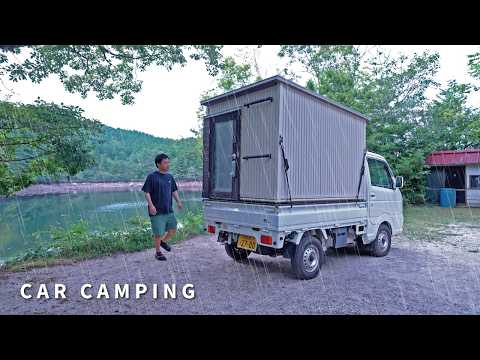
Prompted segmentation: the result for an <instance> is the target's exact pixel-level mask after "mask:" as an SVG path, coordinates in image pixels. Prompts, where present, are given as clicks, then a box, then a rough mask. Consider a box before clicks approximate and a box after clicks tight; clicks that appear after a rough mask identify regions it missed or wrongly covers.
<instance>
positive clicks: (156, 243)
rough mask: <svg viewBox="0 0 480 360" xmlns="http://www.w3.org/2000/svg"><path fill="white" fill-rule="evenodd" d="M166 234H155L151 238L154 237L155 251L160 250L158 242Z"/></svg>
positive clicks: (159, 242) (160, 241)
mask: <svg viewBox="0 0 480 360" xmlns="http://www.w3.org/2000/svg"><path fill="white" fill-rule="evenodd" d="M165 235H166V234H163V235H155V236H154V237H153V238H154V239H155V251H156V252H159V251H160V244H161V243H162V239H163V238H164V237H165Z"/></svg>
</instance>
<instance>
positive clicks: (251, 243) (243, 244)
mask: <svg viewBox="0 0 480 360" xmlns="http://www.w3.org/2000/svg"><path fill="white" fill-rule="evenodd" d="M237 247H238V248H241V249H245V250H250V251H255V250H256V249H257V240H256V239H255V237H254V236H246V235H240V236H239V237H238V241H237Z"/></svg>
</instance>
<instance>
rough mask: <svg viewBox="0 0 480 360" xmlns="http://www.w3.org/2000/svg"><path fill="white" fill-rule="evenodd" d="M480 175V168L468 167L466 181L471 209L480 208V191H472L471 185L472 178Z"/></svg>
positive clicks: (468, 203) (467, 197) (467, 196)
mask: <svg viewBox="0 0 480 360" xmlns="http://www.w3.org/2000/svg"><path fill="white" fill-rule="evenodd" d="M471 175H480V166H468V165H467V166H466V168H465V181H466V188H467V190H466V194H465V195H466V200H467V205H468V206H470V207H480V190H478V189H472V188H471V185H470V176H471Z"/></svg>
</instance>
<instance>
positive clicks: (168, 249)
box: [160, 241, 172, 251]
mask: <svg viewBox="0 0 480 360" xmlns="http://www.w3.org/2000/svg"><path fill="white" fill-rule="evenodd" d="M160 246H161V247H162V248H164V249H165V250H167V251H172V248H171V247H170V245H168V244H167V243H166V242H165V241H162V242H161V243H160Z"/></svg>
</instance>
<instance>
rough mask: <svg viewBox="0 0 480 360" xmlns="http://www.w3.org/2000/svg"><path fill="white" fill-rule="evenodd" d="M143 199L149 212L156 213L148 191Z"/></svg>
mask: <svg viewBox="0 0 480 360" xmlns="http://www.w3.org/2000/svg"><path fill="white" fill-rule="evenodd" d="M145 199H147V203H148V211H149V212H150V214H151V215H155V214H156V213H157V208H156V207H155V205H153V202H152V197H151V196H150V193H148V192H146V193H145Z"/></svg>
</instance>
